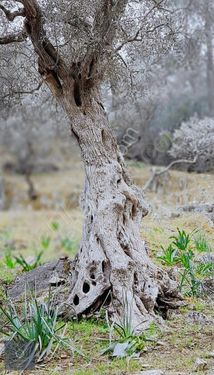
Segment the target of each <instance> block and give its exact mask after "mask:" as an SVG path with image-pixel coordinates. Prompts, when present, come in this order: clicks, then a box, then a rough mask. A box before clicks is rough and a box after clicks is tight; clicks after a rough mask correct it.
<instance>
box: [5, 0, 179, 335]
mask: <svg viewBox="0 0 214 375" xmlns="http://www.w3.org/2000/svg"><path fill="white" fill-rule="evenodd" d="M7 3H8V2H7V1H5V4H6V5H7ZM13 3H14V4H17V3H19V4H21V7H20V8H18V7H16V8H14V9H13V8H10V7H8V8H6V5H5V6H3V5H1V6H0V8H1V9H2V11H3V13H4V15H5V16H6V19H7V20H8V21H14V20H17V17H18V18H19V17H21V19H23V22H22V21H20V24H23V26H22V27H21V26H20V28H19V29H18V30H15V31H13V30H12V28H11V27H10V29H9V31H8V32H7V33H6V35H2V37H1V38H0V43H1V44H9V43H13V42H28V40H30V41H31V43H32V46H33V50H34V53H35V55H37V57H38V72H39V74H40V76H41V77H42V79H43V81H44V82H45V83H46V85H47V86H48V87H49V89H50V91H51V93H52V95H53V96H54V98H55V99H56V100H57V101H58V103H59V104H60V105H61V106H62V108H63V109H64V112H65V114H66V116H67V118H68V119H69V122H70V126H71V131H72V133H73V134H74V136H75V137H76V140H77V142H78V144H79V147H80V150H81V157H82V160H83V163H84V169H85V188H84V194H83V199H82V208H83V211H84V216H85V219H84V225H83V234H82V241H81V244H80V249H79V251H78V253H77V255H76V258H75V261H74V263H73V265H74V266H73V267H72V269H71V272H70V279H71V288H70V292H69V296H68V299H67V301H66V305H67V306H69V307H70V311H71V312H74V313H75V314H77V315H81V314H82V313H84V312H88V311H90V310H91V309H92V310H94V309H96V308H99V306H101V305H102V304H103V302H104V300H106V296H107V294H108V293H111V301H112V305H111V306H112V309H111V310H112V312H113V315H114V316H120V315H121V314H123V303H122V301H123V298H124V295H126V299H127V301H128V303H129V304H130V306H131V308H132V324H133V326H134V327H138V329H143V328H144V327H145V326H147V325H148V324H149V323H150V322H151V319H153V315H154V309H156V308H157V309H158V307H159V306H162V308H163V307H164V306H169V305H170V304H171V303H172V301H171V300H172V299H173V298H175V296H176V295H177V292H176V283H175V282H174V281H173V280H171V279H170V278H169V276H168V274H167V273H166V272H165V271H163V270H161V269H160V268H159V267H157V266H156V265H155V264H153V262H152V261H151V259H150V258H149V256H148V254H147V251H146V248H145V242H144V241H142V239H141V236H140V227H141V220H142V218H143V217H144V216H145V215H146V214H147V212H148V208H147V205H146V202H145V200H144V197H143V195H142V190H141V189H140V188H138V187H136V186H135V185H134V184H133V182H132V180H131V178H130V177H129V175H128V173H127V169H126V166H125V163H124V160H123V157H122V156H121V153H120V151H119V148H118V145H117V142H116V139H115V136H114V134H113V132H112V129H111V128H110V126H109V122H108V118H107V115H106V112H105V109H104V106H103V104H102V98H101V85H102V83H103V82H104V81H105V80H107V78H106V77H107V74H111V73H112V74H115V71H116V72H119V70H120V68H121V67H122V66H123V67H124V66H126V64H128V63H130V67H133V66H134V59H133V58H132V56H133V53H134V52H135V50H136V48H137V46H136V45H138V46H139V45H140V46H141V48H142V49H144V57H145V60H146V59H147V60H148V61H149V59H150V53H149V51H150V52H151V56H152V54H154V52H155V49H158V48H157V47H158V40H159V41H160V43H162V44H163V47H164V43H167V39H168V38H169V36H170V35H171V34H172V28H171V25H170V21H169V18H170V14H172V13H173V12H168V10H167V6H168V2H167V1H163V0H159V1H156V0H152V1H150V0H145V1H128V0H99V1H98V0H97V1H93V2H91V1H84V2H82V1H78V0H76V1H73V2H68V1H60V4H59V2H58V1H56V0H54V1H51V2H48V1H39V0H17V1H13ZM170 4H171V2H170ZM16 29H17V25H16ZM153 33H154V37H153V38H152V37H151V35H152V34H153ZM165 36H166V39H165ZM125 47H126V49H124V48H125ZM138 48H139V47H138ZM139 58H140V55H139ZM135 59H137V56H136V57H135ZM125 60H127V61H128V62H127V63H126V61H125ZM117 63H118V64H117ZM118 67H119V68H118ZM144 68H145V67H144ZM144 68H142V69H141V70H139V71H138V73H137V74H136V77H138V76H139V75H140V74H142V72H143V70H144Z"/></svg>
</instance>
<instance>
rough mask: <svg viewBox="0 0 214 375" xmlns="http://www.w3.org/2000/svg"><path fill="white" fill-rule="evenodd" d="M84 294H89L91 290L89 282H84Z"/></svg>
mask: <svg viewBox="0 0 214 375" xmlns="http://www.w3.org/2000/svg"><path fill="white" fill-rule="evenodd" d="M82 290H83V293H85V294H87V293H88V292H89V290H90V285H89V283H87V281H85V282H84V284H83V287H82Z"/></svg>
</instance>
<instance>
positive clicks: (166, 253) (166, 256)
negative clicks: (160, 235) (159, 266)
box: [158, 244, 178, 266]
mask: <svg viewBox="0 0 214 375" xmlns="http://www.w3.org/2000/svg"><path fill="white" fill-rule="evenodd" d="M161 249H162V251H163V253H162V255H161V256H158V259H160V260H162V261H163V262H164V263H165V264H166V265H168V266H173V265H175V264H176V263H177V262H178V258H177V255H178V251H177V249H175V248H174V247H173V245H172V244H170V245H169V246H168V247H167V248H166V249H164V247H163V246H161Z"/></svg>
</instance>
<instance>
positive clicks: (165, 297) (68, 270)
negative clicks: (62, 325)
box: [7, 257, 182, 332]
mask: <svg viewBox="0 0 214 375" xmlns="http://www.w3.org/2000/svg"><path fill="white" fill-rule="evenodd" d="M75 263H76V261H72V260H71V259H69V258H67V257H62V258H60V259H59V260H58V261H54V262H50V263H46V264H44V265H42V266H39V267H37V268H36V269H34V270H32V271H30V272H27V273H24V274H22V275H21V276H18V277H17V278H16V280H15V281H14V283H13V284H11V285H10V286H7V295H8V296H9V297H10V298H11V299H12V300H13V301H16V302H22V301H23V298H24V291H25V288H26V287H27V290H31V291H34V290H36V295H37V296H40V297H45V296H46V295H48V293H49V290H50V288H51V290H52V293H51V295H52V296H53V298H54V300H55V303H56V304H57V305H58V306H60V314H61V315H62V316H64V318H65V319H72V318H73V317H77V318H81V317H82V316H86V317H87V316H88V317H89V316H92V315H93V314H94V313H95V312H97V311H99V310H100V309H101V308H105V309H107V311H108V314H109V318H110V320H111V321H115V322H119V323H120V322H121V321H122V320H123V318H124V317H125V315H126V314H129V318H130V319H131V324H132V328H133V329H135V331H136V332H141V331H142V330H144V329H146V328H147V327H148V326H149V325H150V323H151V322H152V321H154V320H158V321H159V318H160V315H161V316H162V317H163V318H164V319H165V318H167V312H168V310H170V309H175V308H178V307H179V306H180V305H181V304H182V302H181V297H180V296H179V294H178V292H177V289H176V282H175V281H172V280H171V279H170V277H169V275H168V274H167V273H166V272H164V271H162V270H159V269H156V275H155V273H154V270H153V271H152V273H151V274H150V278H148V269H147V277H145V275H144V276H143V272H141V274H142V275H141V283H143V284H139V281H138V282H137V280H135V282H136V286H135V287H134V288H133V289H132V288H131V287H129V288H125V287H123V283H124V281H126V283H127V282H128V283H129V282H130V280H127V278H126V274H127V269H126V270H124V273H122V272H121V269H120V271H119V274H118V273H117V272H115V277H117V280H118V281H117V284H116V285H118V286H117V287H116V288H115V287H112V285H111V283H110V279H109V268H108V265H105V267H104V269H102V270H99V272H98V274H97V271H96V276H95V275H94V274H92V273H91V276H92V277H91V278H90V279H89V278H86V274H87V273H85V274H84V275H82V278H81V282H82V286H81V288H80V285H81V282H80V281H79V283H78V284H77V285H75V288H73V286H72V279H73V277H74V275H75V274H76V273H77V272H78V271H77V270H76V268H75ZM103 265H104V264H103ZM92 266H94V262H92V263H91V264H90V265H89V267H88V270H89V271H90V272H91V271H92V269H93V270H95V268H92ZM130 271H131V270H130ZM94 272H95V271H94ZM100 274H101V275H100ZM152 274H153V279H152V278H151V275H152ZM94 276H95V277H94ZM118 276H119V279H118ZM86 280H87V281H86ZM95 280H96V281H95ZM143 280H144V281H143ZM126 285H127V284H126ZM77 286H78V288H79V290H78V289H77ZM72 288H73V289H72ZM90 288H93V289H92V290H93V293H92V296H93V297H91V296H90V297H89V298H88V295H89V291H90ZM77 290H78V291H77ZM156 312H158V315H156Z"/></svg>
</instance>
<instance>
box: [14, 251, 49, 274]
mask: <svg viewBox="0 0 214 375" xmlns="http://www.w3.org/2000/svg"><path fill="white" fill-rule="evenodd" d="M42 255H43V251H40V252H39V253H38V254H36V256H35V258H34V259H33V261H32V262H28V261H27V260H26V259H25V258H24V257H23V255H21V254H20V255H18V256H14V258H15V260H16V263H17V264H18V265H19V266H21V268H22V272H28V271H32V270H34V268H36V267H38V266H40V265H41V257H42Z"/></svg>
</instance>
